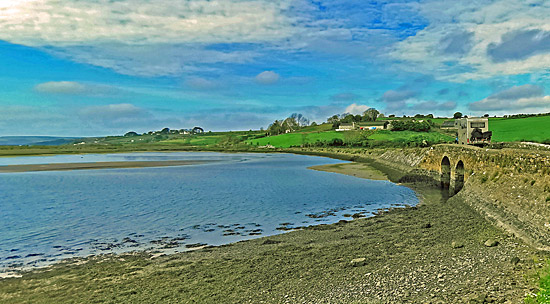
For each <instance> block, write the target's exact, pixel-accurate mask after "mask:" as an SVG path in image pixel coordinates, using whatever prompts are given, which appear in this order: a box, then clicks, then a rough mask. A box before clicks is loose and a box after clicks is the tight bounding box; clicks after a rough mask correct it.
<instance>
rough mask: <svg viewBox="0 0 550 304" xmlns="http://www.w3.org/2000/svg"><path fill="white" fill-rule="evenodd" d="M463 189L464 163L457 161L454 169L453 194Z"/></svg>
mask: <svg viewBox="0 0 550 304" xmlns="http://www.w3.org/2000/svg"><path fill="white" fill-rule="evenodd" d="M462 187H464V162H462V160H459V161H458V163H457V164H456V167H455V189H454V190H455V191H454V192H455V194H456V193H458V192H459V191H460V190H462Z"/></svg>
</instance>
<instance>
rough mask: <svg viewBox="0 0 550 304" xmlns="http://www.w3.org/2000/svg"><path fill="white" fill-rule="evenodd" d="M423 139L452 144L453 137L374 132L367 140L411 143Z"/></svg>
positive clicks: (432, 133)
mask: <svg viewBox="0 0 550 304" xmlns="http://www.w3.org/2000/svg"><path fill="white" fill-rule="evenodd" d="M420 138H421V139H423V140H426V141H428V142H431V143H440V142H441V143H443V142H452V141H453V140H454V137H452V136H449V135H446V134H442V133H439V132H413V131H397V132H393V131H387V130H380V131H376V132H374V134H372V135H371V136H369V139H372V140H386V141H413V140H418V139H420Z"/></svg>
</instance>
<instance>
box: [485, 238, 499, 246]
mask: <svg viewBox="0 0 550 304" xmlns="http://www.w3.org/2000/svg"><path fill="white" fill-rule="evenodd" d="M483 245H485V246H487V247H495V246H497V245H498V241H497V240H493V239H488V240H487V241H485V243H483Z"/></svg>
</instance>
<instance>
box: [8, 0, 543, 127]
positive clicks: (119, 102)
mask: <svg viewBox="0 0 550 304" xmlns="http://www.w3.org/2000/svg"><path fill="white" fill-rule="evenodd" d="M549 16H550V2H549V1H543V0H540V1H539V0H523V1H518V0H491V1H490V0H486V1H484V0H478V1H471V0H453V1H441V0H423V1H409V0H407V1H405V0H403V1H399V0H395V1H365V0H318V1H306V0H279V1H275V0H220V1H215V0H211V1H207V0H155V1H153V0H0V136H1V135H64V136H94V135H110V134H121V133H124V132H127V131H130V130H133V131H137V132H145V131H149V130H158V129H161V128H163V127H169V128H177V129H180V128H192V127H194V126H202V127H204V128H205V129H207V130H215V131H216V130H248V129H258V128H260V127H266V126H267V125H268V124H269V123H270V122H272V121H273V120H274V119H280V118H285V117H287V116H288V115H290V114H291V113H294V112H298V113H302V114H304V115H305V116H306V117H309V118H310V119H312V120H315V121H317V122H321V121H324V120H326V118H327V117H328V116H331V115H332V114H337V113H345V112H351V113H360V112H362V111H364V110H365V109H367V108H369V107H374V108H377V109H379V110H380V111H381V112H383V113H385V114H387V115H389V114H396V115H403V114H408V115H410V114H412V115H414V114H416V113H426V114H427V113H433V114H435V115H452V113H454V112H456V111H461V112H463V113H465V114H470V115H478V114H485V113H489V114H491V115H502V114H511V113H537V112H550V86H549V84H548V80H549V79H550V17H549ZM547 94H549V95H547Z"/></svg>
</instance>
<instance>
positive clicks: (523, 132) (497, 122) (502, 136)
mask: <svg viewBox="0 0 550 304" xmlns="http://www.w3.org/2000/svg"><path fill="white" fill-rule="evenodd" d="M548 126H550V116H538V117H528V118H518V119H503V118H491V119H490V120H489V129H490V130H491V131H493V139H492V140H493V141H497V142H512V141H533V142H539V143H544V142H550V128H548Z"/></svg>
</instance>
